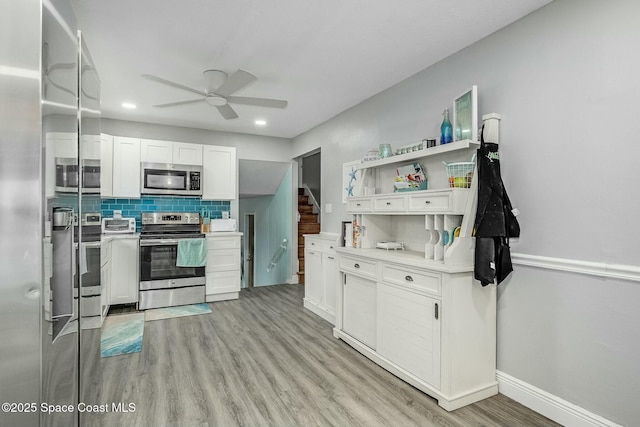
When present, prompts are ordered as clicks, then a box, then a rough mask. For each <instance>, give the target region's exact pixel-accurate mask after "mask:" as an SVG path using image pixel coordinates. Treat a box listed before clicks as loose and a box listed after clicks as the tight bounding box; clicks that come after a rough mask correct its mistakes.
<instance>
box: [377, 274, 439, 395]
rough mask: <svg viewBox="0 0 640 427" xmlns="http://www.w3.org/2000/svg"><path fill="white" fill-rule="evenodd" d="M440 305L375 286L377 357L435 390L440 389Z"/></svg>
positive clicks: (407, 292) (433, 301) (399, 290)
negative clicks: (376, 300)
mask: <svg viewBox="0 0 640 427" xmlns="http://www.w3.org/2000/svg"><path fill="white" fill-rule="evenodd" d="M440 304H441V303H440V301H439V300H436V299H433V298H429V297H427V296H424V295H422V294H419V293H416V292H411V291H408V290H405V289H400V288H398V287H395V286H390V285H386V284H383V283H379V284H378V336H377V352H378V354H380V355H381V356H383V357H386V358H387V359H389V360H390V361H391V362H393V363H395V364H396V365H398V366H400V367H401V368H403V369H405V370H407V371H408V372H410V373H412V374H413V375H415V376H416V377H418V378H420V379H422V380H424V381H426V382H428V383H429V384H431V385H433V386H434V387H440V320H439V318H440V314H439V311H440Z"/></svg>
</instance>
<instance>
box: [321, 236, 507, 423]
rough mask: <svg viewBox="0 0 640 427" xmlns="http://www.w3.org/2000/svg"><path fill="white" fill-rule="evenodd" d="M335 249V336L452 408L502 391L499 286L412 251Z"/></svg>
mask: <svg viewBox="0 0 640 427" xmlns="http://www.w3.org/2000/svg"><path fill="white" fill-rule="evenodd" d="M337 255H338V266H339V267H338V268H339V272H340V273H339V274H340V278H339V280H340V283H341V286H339V287H338V288H337V289H338V294H337V308H336V323H335V328H334V330H333V333H334V336H335V337H337V338H340V339H342V340H343V341H345V342H346V343H347V344H349V345H351V346H352V347H353V348H355V349H356V350H358V351H359V352H361V353H362V354H364V355H366V356H367V357H368V358H369V359H371V360H372V361H374V362H376V363H377V364H379V365H380V366H382V367H383V368H385V369H387V370H388V371H389V372H391V373H393V374H394V375H396V376H397V377H399V378H401V379H403V380H404V381H406V382H408V383H409V384H411V385H413V386H414V387H416V388H418V389H419V390H422V391H423V392H425V393H427V394H429V395H430V396H432V397H434V398H436V399H437V400H438V404H439V405H440V406H442V407H443V408H444V409H446V410H448V411H452V410H454V409H457V408H460V407H462V406H465V405H468V404H471V403H473V402H477V401H479V400H481V399H484V398H486V397H489V396H493V395H495V394H497V393H498V384H497V381H496V288H495V285H489V286H486V287H482V286H481V285H480V284H479V283H478V282H477V281H475V280H474V279H473V267H472V266H468V267H460V266H458V267H456V268H450V267H448V266H446V265H445V264H443V263H436V262H433V261H427V260H425V261H424V263H422V261H420V260H419V259H417V258H416V256H415V253H413V254H412V253H410V252H409V251H407V253H402V252H400V253H389V252H386V251H382V250H379V249H355V248H339V249H338V254H337Z"/></svg>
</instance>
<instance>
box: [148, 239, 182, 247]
mask: <svg viewBox="0 0 640 427" xmlns="http://www.w3.org/2000/svg"><path fill="white" fill-rule="evenodd" d="M178 241H179V240H171V239H147V240H140V246H171V245H177V244H178Z"/></svg>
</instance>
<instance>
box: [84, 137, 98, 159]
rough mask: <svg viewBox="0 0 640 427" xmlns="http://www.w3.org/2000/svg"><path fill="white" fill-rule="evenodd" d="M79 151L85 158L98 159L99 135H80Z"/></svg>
mask: <svg viewBox="0 0 640 427" xmlns="http://www.w3.org/2000/svg"><path fill="white" fill-rule="evenodd" d="M80 153H81V154H82V156H81V157H82V158H83V159H85V160H100V153H101V143H100V135H82V138H80Z"/></svg>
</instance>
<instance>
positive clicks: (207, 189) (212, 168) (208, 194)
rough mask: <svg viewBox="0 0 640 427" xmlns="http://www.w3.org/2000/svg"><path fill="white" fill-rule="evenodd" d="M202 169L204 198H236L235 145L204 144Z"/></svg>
mask: <svg viewBox="0 0 640 427" xmlns="http://www.w3.org/2000/svg"><path fill="white" fill-rule="evenodd" d="M202 171H203V172H202V174H203V181H202V199H203V200H234V199H235V198H236V193H237V185H236V149H235V147H216V146H211V145H204V146H203V148H202Z"/></svg>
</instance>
